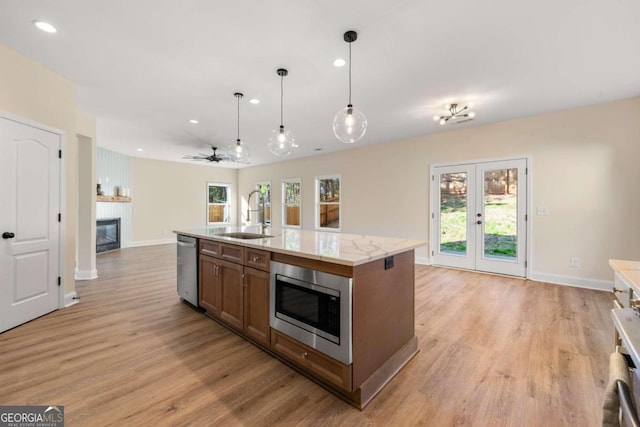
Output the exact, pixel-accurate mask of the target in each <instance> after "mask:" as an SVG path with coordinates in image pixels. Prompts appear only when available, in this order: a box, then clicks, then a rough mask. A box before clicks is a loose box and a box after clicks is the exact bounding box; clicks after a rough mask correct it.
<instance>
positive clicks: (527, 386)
mask: <svg viewBox="0 0 640 427" xmlns="http://www.w3.org/2000/svg"><path fill="white" fill-rule="evenodd" d="M175 257H176V252H175V247H174V245H161V246H152V247H144V248H130V249H124V250H121V251H117V252H113V253H108V254H103V255H100V256H98V271H99V274H100V278H99V279H97V280H94V281H90V282H77V283H76V286H77V292H78V295H79V296H80V298H81V299H80V303H79V304H77V305H75V306H73V307H70V308H67V309H64V310H59V311H57V312H54V313H52V314H49V315H47V316H44V317H41V318H39V319H36V320H34V321H32V322H29V323H27V324H25V325H22V326H19V327H17V328H15V329H13V330H10V331H7V332H5V333H3V334H0V405H8V404H17V405H24V404H41V405H49V404H59V405H64V406H65V418H66V425H67V426H69V427H71V426H93V425H96V426H103V425H118V426H146V425H153V426H162V425H167V426H177V425H193V426H212V425H216V426H233V425H246V426H265V425H317V426H332V425H336V426H337V425H340V426H342V425H346V426H361V425H375V426H393V425H399V426H410V425H424V426H452V425H465V426H596V425H599V423H600V404H601V397H602V394H603V392H604V387H605V385H606V381H607V375H608V373H607V367H608V353H609V352H610V351H611V349H612V346H613V344H612V343H613V326H612V321H611V318H610V306H611V303H610V296H609V295H608V294H607V293H604V292H598V291H590V290H583V289H576V288H570V287H563V286H556V285H550V284H544V283H537V282H531V281H525V280H519V279H511V278H505V277H499V276H493V275H484V274H477V273H472V272H465V271H457V270H450V269H443V268H435V267H426V266H416V314H417V317H416V334H417V336H418V340H419V347H420V353H418V355H417V356H416V357H415V358H414V359H413V360H412V361H411V362H410V363H409V364H408V365H407V366H406V367H405V369H403V370H402V371H401V372H400V373H399V374H398V376H396V377H395V378H394V379H393V380H392V381H391V383H389V384H388V385H387V387H386V388H385V389H384V390H382V392H381V393H380V394H379V395H378V396H377V397H376V398H375V399H374V400H373V402H372V403H371V404H370V405H369V406H368V407H367V408H366V409H365V410H364V411H358V410H357V409H354V408H352V407H351V406H349V405H348V404H346V403H344V402H342V401H341V400H339V399H338V398H336V397H334V396H333V395H331V394H330V393H328V392H327V391H325V390H324V389H323V388H321V387H319V386H318V385H316V384H314V383H313V382H311V381H309V380H308V379H306V378H304V377H302V376H300V375H299V374H297V373H296V372H294V371H293V370H291V369H290V368H288V367H287V366H285V365H283V364H282V363H280V362H279V361H277V360H276V359H274V358H272V357H271V356H269V355H268V354H266V353H264V352H263V351H261V350H259V349H258V348H256V347H254V346H253V345H251V344H249V343H248V342H246V341H244V340H243V339H242V338H240V337H238V336H237V335H235V334H233V333H231V332H229V331H228V330H227V329H225V328H224V327H222V326H220V325H219V324H218V323H216V322H215V321H213V320H211V319H209V318H207V317H205V316H204V315H203V314H201V313H199V312H197V311H195V310H194V309H192V308H190V307H189V306H187V305H186V304H185V303H183V302H181V301H180V300H179V298H178V296H177V295H176V290H175V282H176V262H175ZM380 315H389V316H393V313H380Z"/></svg>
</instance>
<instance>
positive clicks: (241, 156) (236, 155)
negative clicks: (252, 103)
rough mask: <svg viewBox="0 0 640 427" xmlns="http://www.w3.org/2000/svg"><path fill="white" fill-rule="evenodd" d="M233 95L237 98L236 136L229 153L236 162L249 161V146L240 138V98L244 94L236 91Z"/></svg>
mask: <svg viewBox="0 0 640 427" xmlns="http://www.w3.org/2000/svg"><path fill="white" fill-rule="evenodd" d="M233 96H235V97H236V99H237V100H238V137H237V138H236V146H235V147H234V148H233V149H232V150H230V153H229V155H230V156H231V158H232V159H233V160H234V161H235V162H236V163H249V147H247V146H246V145H244V144H243V143H242V141H241V140H240V99H241V98H242V97H243V96H244V95H243V94H241V93H240V92H236V93H234V94H233Z"/></svg>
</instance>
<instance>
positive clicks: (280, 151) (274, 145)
mask: <svg viewBox="0 0 640 427" xmlns="http://www.w3.org/2000/svg"><path fill="white" fill-rule="evenodd" d="M277 73H278V75H279V76H280V128H278V129H275V130H274V131H273V132H271V138H269V150H271V152H272V153H273V154H275V155H276V156H288V155H289V154H291V150H293V148H294V147H297V145H295V138H294V137H293V133H291V131H290V130H289V129H285V127H284V121H283V116H284V114H283V111H284V107H283V103H284V77H285V76H286V75H287V74H289V72H288V71H287V70H285V69H284V68H278V71H277Z"/></svg>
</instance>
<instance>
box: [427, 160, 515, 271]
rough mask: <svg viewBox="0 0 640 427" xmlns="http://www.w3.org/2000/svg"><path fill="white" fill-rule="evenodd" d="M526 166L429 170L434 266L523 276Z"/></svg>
mask: <svg viewBox="0 0 640 427" xmlns="http://www.w3.org/2000/svg"><path fill="white" fill-rule="evenodd" d="M526 191H527V161H526V159H514V160H505V161H495V162H482V163H470V164H462V165H450V166H437V167H434V168H432V185H431V193H432V194H433V198H432V206H433V210H432V214H431V217H432V222H433V226H432V228H433V239H432V241H433V242H434V248H433V250H432V258H433V263H434V264H436V265H444V266H450V267H457V268H466V269H471V270H478V271H486V272H492V273H499V274H508V275H512V276H520V277H525V276H526V241H527V227H526V218H527V205H526V201H527V196H526Z"/></svg>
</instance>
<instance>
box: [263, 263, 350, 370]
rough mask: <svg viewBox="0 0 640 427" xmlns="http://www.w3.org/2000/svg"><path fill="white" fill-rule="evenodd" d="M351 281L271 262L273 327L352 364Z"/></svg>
mask: <svg viewBox="0 0 640 427" xmlns="http://www.w3.org/2000/svg"><path fill="white" fill-rule="evenodd" d="M351 282H352V280H351V278H349V277H343V276H338V275H335V274H330V273H325V272H321V271H316V270H311V269H308V268H302V267H297V266H294V265H289V264H283V263H280V262H276V261H271V289H270V290H271V292H270V324H271V327H272V328H274V329H276V330H278V331H280V332H282V333H284V334H286V335H289V336H290V337H292V338H295V339H297V340H298V341H300V342H303V343H304V344H307V345H308V346H309V347H313V348H315V349H316V350H318V351H321V352H323V353H325V354H326V355H328V356H329V357H332V358H334V359H337V360H339V361H341V362H342V363H345V364H347V365H349V364H351V362H352V357H353V355H352V336H351V315H352V311H351V299H352V290H351Z"/></svg>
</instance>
